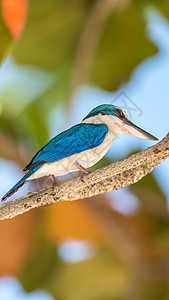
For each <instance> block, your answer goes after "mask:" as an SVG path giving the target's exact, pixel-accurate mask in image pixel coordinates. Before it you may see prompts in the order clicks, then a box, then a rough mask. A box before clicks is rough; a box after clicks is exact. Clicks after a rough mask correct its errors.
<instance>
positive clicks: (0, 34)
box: [0, 14, 12, 62]
mask: <svg viewBox="0 0 169 300" xmlns="http://www.w3.org/2000/svg"><path fill="white" fill-rule="evenodd" d="M0 38H1V46H0V62H1V61H2V59H3V58H4V57H5V56H6V55H7V54H8V50H9V46H10V44H12V39H11V37H10V34H9V32H8V30H7V28H6V26H5V24H4V21H3V18H2V16H1V14H0Z"/></svg>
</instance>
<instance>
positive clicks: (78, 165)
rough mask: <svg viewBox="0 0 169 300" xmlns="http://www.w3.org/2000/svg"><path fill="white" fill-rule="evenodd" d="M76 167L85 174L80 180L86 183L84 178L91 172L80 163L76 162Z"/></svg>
mask: <svg viewBox="0 0 169 300" xmlns="http://www.w3.org/2000/svg"><path fill="white" fill-rule="evenodd" d="M76 167H77V168H78V169H79V170H80V171H82V172H83V174H82V175H81V176H80V179H81V181H82V182H85V181H84V176H85V175H87V174H89V173H91V171H89V170H87V169H85V168H84V167H83V166H82V165H80V164H79V163H78V162H76Z"/></svg>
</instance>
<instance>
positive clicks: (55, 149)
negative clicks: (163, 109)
mask: <svg viewBox="0 0 169 300" xmlns="http://www.w3.org/2000/svg"><path fill="white" fill-rule="evenodd" d="M107 133H108V127H107V125H105V124H85V123H81V124H78V125H76V126H73V127H71V128H70V129H68V130H66V131H64V132H62V133H60V134H59V135H57V136H56V137H54V138H53V139H51V140H50V141H49V142H48V143H47V144H46V145H44V146H43V147H42V148H41V149H40V150H39V151H38V152H37V153H36V155H35V156H34V157H33V158H32V160H31V161H30V163H29V164H28V165H27V166H26V168H25V169H24V171H26V170H30V169H32V168H34V167H35V166H42V165H43V164H45V163H52V162H56V161H59V160H61V159H63V158H66V157H68V156H71V155H74V154H77V153H80V152H82V151H86V150H88V149H92V148H95V147H98V146H99V145H100V144H101V143H102V142H103V141H104V139H105V136H106V134H107Z"/></svg>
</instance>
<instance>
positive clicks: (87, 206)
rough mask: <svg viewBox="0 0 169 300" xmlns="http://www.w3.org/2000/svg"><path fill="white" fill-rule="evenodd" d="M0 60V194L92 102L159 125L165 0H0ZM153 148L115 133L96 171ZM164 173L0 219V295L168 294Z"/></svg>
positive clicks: (165, 107)
mask: <svg viewBox="0 0 169 300" xmlns="http://www.w3.org/2000/svg"><path fill="white" fill-rule="evenodd" d="M0 60H1V64H0V187H1V188H0V196H2V195H3V194H4V193H5V192H6V191H7V190H8V189H9V188H10V187H11V185H13V184H14V183H15V182H16V181H17V180H18V179H19V178H20V177H21V176H22V175H23V172H22V169H23V167H24V166H25V165H26V164H27V163H28V161H29V159H30V158H31V157H32V155H33V154H34V153H35V152H36V151H37V150H38V149H39V148H40V147H41V146H43V144H44V143H46V142H47V141H48V140H49V139H50V138H51V137H53V136H55V135H57V134H58V133H60V132H61V131H62V130H65V129H67V128H69V127H70V126H72V125H74V124H76V123H79V122H80V121H81V120H82V118H84V117H85V115H87V113H88V112H89V110H90V109H92V108H93V107H95V106H97V105H99V104H102V103H112V104H113V103H114V104H115V105H118V106H120V107H122V108H123V109H125V110H126V112H127V114H128V116H129V117H130V118H131V119H132V121H133V122H135V123H136V124H137V125H139V126H141V127H142V128H144V129H145V130H147V131H149V132H150V133H152V134H153V135H155V136H157V137H158V138H159V139H161V138H163V137H164V136H165V134H166V133H167V132H168V128H169V117H168V111H169V2H168V0H160V1H157V0H47V1H46V0H1V1H0ZM153 144H154V142H152V141H145V140H141V139H138V138H135V137H131V136H124V135H123V136H122V135H121V136H117V137H116V138H115V140H114V142H113V145H112V147H111V149H110V151H109V152H108V154H107V155H106V157H105V158H103V159H102V160H101V161H100V162H99V163H98V164H97V165H96V166H94V167H93V169H95V168H98V167H101V166H104V165H106V164H110V163H112V162H113V161H116V160H119V159H121V158H124V157H127V156H129V155H130V154H131V153H134V152H137V151H139V150H141V149H145V148H146V147H149V146H151V145H153ZM71 176H72V175H69V176H67V177H66V178H64V180H65V179H66V180H67V179H70V178H71ZM73 176H74V175H73ZM168 178H169V161H165V162H163V163H162V164H161V165H160V166H159V167H158V168H157V169H156V170H155V171H154V172H153V173H152V174H150V175H148V176H146V177H145V178H144V179H143V180H141V181H140V182H138V183H136V184H134V185H132V186H131V187H129V188H125V189H121V190H119V191H113V192H110V193H107V194H104V195H101V196H98V197H95V198H91V199H84V200H81V201H75V202H71V203H68V202H62V203H57V204H55V205H52V206H49V207H45V208H38V209H34V210H32V211H31V212H29V213H26V214H24V215H21V216H18V217H16V218H14V219H12V220H6V221H0V299H1V300H15V299H17V300H22V299H23V300H24V299H29V300H39V299H40V300H53V299H56V300H76V299H80V300H130V299H131V300H133V299H134V300H151V299H152V300H156V299H157V300H159V299H160V300H168V299H169V216H168V208H169V205H168V204H169V184H168V180H169V179H168ZM61 180H63V178H62V179H61ZM41 184H42V182H40V183H36V184H34V186H32V185H30V184H27V185H25V186H24V187H23V188H22V189H21V190H20V191H19V192H18V193H17V194H16V195H14V196H13V197H12V198H11V199H9V200H13V199H15V198H16V197H19V196H21V195H23V194H25V193H27V192H28V191H30V190H31V189H33V188H39V187H40V186H41Z"/></svg>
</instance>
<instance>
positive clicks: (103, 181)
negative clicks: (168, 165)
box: [0, 133, 169, 220]
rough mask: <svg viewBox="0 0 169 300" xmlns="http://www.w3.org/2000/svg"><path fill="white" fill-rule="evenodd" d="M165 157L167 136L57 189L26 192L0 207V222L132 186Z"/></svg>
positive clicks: (168, 135)
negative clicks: (28, 212) (49, 205)
mask: <svg viewBox="0 0 169 300" xmlns="http://www.w3.org/2000/svg"><path fill="white" fill-rule="evenodd" d="M168 157H169V133H168V134H167V135H166V137H165V138H164V139H163V140H162V141H160V142H159V143H157V144H156V145H154V146H152V147H150V148H148V149H146V150H143V151H141V152H139V153H137V154H134V155H131V156H130V157H129V158H126V159H123V160H121V161H117V162H115V163H113V164H110V165H109V166H106V167H104V168H101V169H99V170H96V171H94V172H92V173H90V174H88V175H85V176H84V178H83V180H84V182H83V181H82V180H81V178H80V177H77V178H74V179H71V180H69V181H66V182H64V183H63V184H61V185H60V186H55V187H54V189H53V188H46V189H43V190H39V191H36V192H31V193H28V194H27V195H26V196H24V197H21V198H19V199H16V200H14V201H12V202H8V203H4V204H1V205H0V220H4V219H10V218H13V217H15V216H17V215H19V214H23V213H25V212H27V211H29V210H31V209H33V208H35V207H39V206H44V205H46V204H52V203H55V202H57V201H72V200H78V199H84V198H88V197H92V196H97V195H99V194H103V193H105V192H110V191H113V190H118V189H120V188H122V187H126V186H129V185H131V184H133V183H136V182H137V181H139V180H140V179H142V178H143V177H144V176H146V175H147V174H148V173H150V172H151V171H152V170H153V169H154V168H156V167H157V166H158V165H159V164H160V163H161V162H162V161H164V160H165V159H166V158H168Z"/></svg>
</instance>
